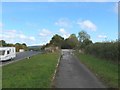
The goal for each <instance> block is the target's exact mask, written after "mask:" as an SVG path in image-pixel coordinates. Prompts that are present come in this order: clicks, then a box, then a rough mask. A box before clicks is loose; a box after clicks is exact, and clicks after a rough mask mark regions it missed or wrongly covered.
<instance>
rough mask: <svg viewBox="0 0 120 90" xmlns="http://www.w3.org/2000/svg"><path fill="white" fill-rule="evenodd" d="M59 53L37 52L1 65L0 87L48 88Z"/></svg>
mask: <svg viewBox="0 0 120 90" xmlns="http://www.w3.org/2000/svg"><path fill="white" fill-rule="evenodd" d="M58 57H59V53H47V54H38V55H35V56H33V57H31V58H30V59H27V60H26V59H25V60H21V61H18V62H15V63H12V64H8V65H6V66H3V67H2V74H3V75H2V88H50V87H51V79H52V76H53V74H54V71H55V68H56V64H57V61H58Z"/></svg>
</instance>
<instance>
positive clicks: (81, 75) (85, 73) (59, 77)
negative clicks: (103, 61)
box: [54, 50, 104, 88]
mask: <svg viewBox="0 0 120 90" xmlns="http://www.w3.org/2000/svg"><path fill="white" fill-rule="evenodd" d="M62 53H63V56H62V59H61V61H60V66H59V68H58V72H57V74H56V78H55V82H54V84H55V88H104V85H103V84H102V83H101V82H100V81H99V80H98V79H97V78H96V76H95V75H94V74H93V73H91V72H90V71H89V70H88V69H87V68H86V67H85V66H84V65H83V64H82V63H80V61H79V60H78V59H77V58H76V57H74V56H73V54H72V53H71V52H70V51H69V50H62Z"/></svg>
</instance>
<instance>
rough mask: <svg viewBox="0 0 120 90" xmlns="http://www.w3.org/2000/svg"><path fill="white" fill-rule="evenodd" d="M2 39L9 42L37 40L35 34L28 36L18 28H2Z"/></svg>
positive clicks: (0, 37) (0, 38) (0, 36)
mask: <svg viewBox="0 0 120 90" xmlns="http://www.w3.org/2000/svg"><path fill="white" fill-rule="evenodd" d="M0 40H5V41H6V42H7V43H23V42H25V43H29V42H34V41H36V39H35V37H34V36H27V35H25V34H23V33H22V32H21V31H18V30H2V33H1V34H0Z"/></svg>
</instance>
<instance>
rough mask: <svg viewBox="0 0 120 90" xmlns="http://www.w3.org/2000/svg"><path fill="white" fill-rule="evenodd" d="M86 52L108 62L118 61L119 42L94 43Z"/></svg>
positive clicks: (87, 47)
mask: <svg viewBox="0 0 120 90" xmlns="http://www.w3.org/2000/svg"><path fill="white" fill-rule="evenodd" d="M85 52H86V53H88V54H92V55H94V56H97V57H100V58H105V59H108V60H113V61H115V62H116V61H117V60H118V42H102V43H94V44H90V45H88V46H86V48H85Z"/></svg>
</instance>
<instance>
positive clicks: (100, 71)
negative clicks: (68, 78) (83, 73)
mask: <svg viewBox="0 0 120 90" xmlns="http://www.w3.org/2000/svg"><path fill="white" fill-rule="evenodd" d="M75 54H76V55H77V57H78V58H79V59H80V61H81V62H82V63H83V64H85V65H86V66H87V67H88V68H89V69H90V70H91V71H92V72H94V73H95V75H96V76H97V77H98V78H99V79H101V80H102V81H103V83H104V84H105V85H106V86H108V87H112V88H117V87H118V65H117V64H114V63H112V62H110V61H107V60H101V59H99V58H96V57H93V56H91V55H86V54H80V53H78V52H75Z"/></svg>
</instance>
